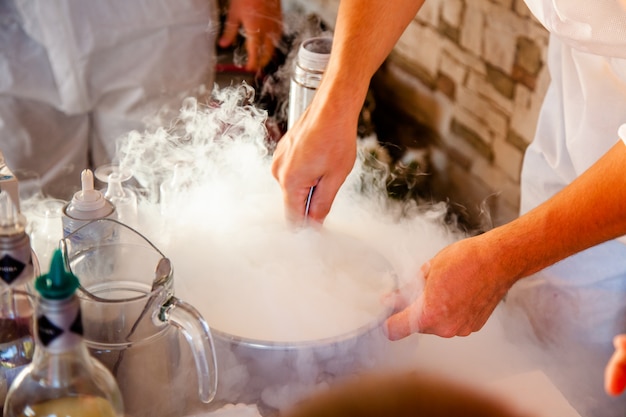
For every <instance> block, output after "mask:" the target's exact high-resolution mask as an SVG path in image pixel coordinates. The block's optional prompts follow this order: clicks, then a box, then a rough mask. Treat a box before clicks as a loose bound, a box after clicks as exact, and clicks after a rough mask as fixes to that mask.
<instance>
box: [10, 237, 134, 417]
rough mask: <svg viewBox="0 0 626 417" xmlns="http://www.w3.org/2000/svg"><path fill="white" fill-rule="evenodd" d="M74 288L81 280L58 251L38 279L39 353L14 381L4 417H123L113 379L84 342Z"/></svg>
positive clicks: (36, 334)
mask: <svg viewBox="0 0 626 417" xmlns="http://www.w3.org/2000/svg"><path fill="white" fill-rule="evenodd" d="M76 288H78V278H77V277H76V276H75V275H73V274H72V273H71V272H68V271H66V270H65V264H64V260H63V256H62V254H61V251H60V250H58V249H57V250H56V251H55V252H54V255H53V256H52V262H51V264H50V269H49V271H48V273H47V274H45V275H41V276H39V277H38V278H37V279H36V281H35V289H36V290H37V292H38V293H39V297H38V299H37V304H36V314H37V320H36V321H35V343H36V345H35V355H34V357H33V360H32V362H31V363H30V365H28V366H27V367H26V368H24V370H23V371H22V372H20V374H19V375H18V376H17V378H15V381H13V384H12V385H11V388H10V389H9V392H8V393H7V398H6V401H5V404H4V417H53V416H63V417H123V415H124V412H123V405H122V396H121V393H120V390H119V388H118V386H117V383H116V382H115V379H114V377H113V375H112V374H111V372H110V371H109V370H108V369H107V368H105V367H104V365H102V364H101V363H100V362H98V360H97V359H95V358H93V357H92V356H91V355H90V354H89V351H88V350H87V346H86V345H85V342H84V340H83V326H82V320H81V312H80V302H79V299H78V297H77V296H76Z"/></svg>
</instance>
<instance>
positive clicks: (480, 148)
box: [450, 113, 494, 161]
mask: <svg viewBox="0 0 626 417" xmlns="http://www.w3.org/2000/svg"><path fill="white" fill-rule="evenodd" d="M466 114H467V113H466ZM459 116H460V113H457V114H455V117H454V118H453V119H452V122H451V124H450V132H452V133H454V134H455V135H457V136H458V137H460V138H463V140H465V142H467V143H468V144H469V145H471V146H472V148H474V149H475V150H476V151H477V152H478V153H479V154H480V155H481V156H482V157H483V158H484V159H486V160H488V161H492V160H493V158H494V156H493V149H492V148H491V146H490V145H489V143H488V142H489V139H488V138H486V137H484V136H486V135H488V132H486V129H484V126H480V123H478V122H476V120H473V121H472V116H468V117H465V120H460V119H459ZM468 121H471V122H472V124H473V126H470V124H469V123H467V122H468ZM476 127H479V129H480V130H481V131H482V132H479V131H478V130H477V129H476Z"/></svg>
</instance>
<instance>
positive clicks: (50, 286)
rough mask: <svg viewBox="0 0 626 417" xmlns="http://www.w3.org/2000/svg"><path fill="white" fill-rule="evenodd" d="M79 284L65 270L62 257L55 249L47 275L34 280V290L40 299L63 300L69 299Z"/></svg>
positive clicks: (59, 251)
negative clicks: (37, 292)
mask: <svg viewBox="0 0 626 417" xmlns="http://www.w3.org/2000/svg"><path fill="white" fill-rule="evenodd" d="M78 285H79V282H78V278H77V277H76V275H74V274H72V273H71V272H69V271H67V270H66V269H65V263H64V261H63V255H62V253H61V250H60V249H56V250H55V251H54V254H53V255H52V261H51V262H50V269H49V270H48V273H47V274H44V275H40V276H39V277H37V279H36V280H35V288H36V289H37V291H39V294H41V297H42V298H45V299H48V300H63V299H65V298H69V297H70V296H71V295H72V294H74V291H76V288H78Z"/></svg>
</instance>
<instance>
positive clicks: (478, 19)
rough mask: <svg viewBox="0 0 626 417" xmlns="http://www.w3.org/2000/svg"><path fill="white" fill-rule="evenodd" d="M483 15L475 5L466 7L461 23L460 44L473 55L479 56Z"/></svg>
mask: <svg viewBox="0 0 626 417" xmlns="http://www.w3.org/2000/svg"><path fill="white" fill-rule="evenodd" d="M484 25H485V16H484V15H483V13H482V12H481V10H479V9H477V8H475V7H466V9H465V13H464V15H463V23H462V24H461V42H460V43H461V46H462V47H463V48H465V49H467V50H468V51H470V52H472V53H473V54H474V55H477V56H481V54H482V49H483V29H484Z"/></svg>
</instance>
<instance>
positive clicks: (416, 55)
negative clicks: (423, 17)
mask: <svg viewBox="0 0 626 417" xmlns="http://www.w3.org/2000/svg"><path fill="white" fill-rule="evenodd" d="M441 45H442V40H441V37H440V36H439V35H438V33H437V32H436V31H435V30H433V29H432V28H429V27H427V26H423V25H420V24H419V23H417V22H416V21H413V22H411V24H410V25H409V26H408V27H407V28H406V30H405V31H404V33H403V34H402V36H401V37H400V39H399V40H398V42H397V43H396V45H395V48H394V53H396V54H398V55H399V56H400V57H402V59H404V60H406V61H408V62H409V63H410V64H414V65H415V66H418V67H421V68H423V69H424V70H426V72H427V74H428V75H429V76H430V77H432V78H433V79H434V78H435V77H436V75H437V72H438V66H439V56H440V55H441V49H442V48H441Z"/></svg>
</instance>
